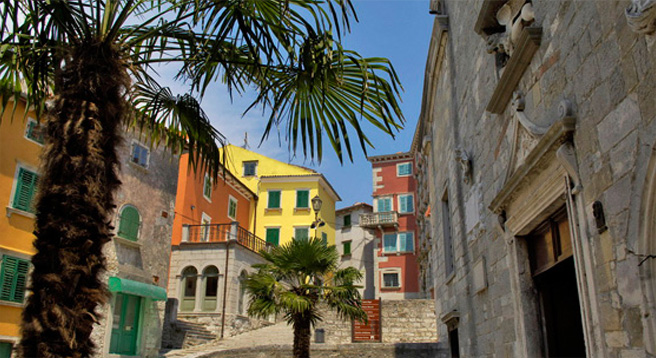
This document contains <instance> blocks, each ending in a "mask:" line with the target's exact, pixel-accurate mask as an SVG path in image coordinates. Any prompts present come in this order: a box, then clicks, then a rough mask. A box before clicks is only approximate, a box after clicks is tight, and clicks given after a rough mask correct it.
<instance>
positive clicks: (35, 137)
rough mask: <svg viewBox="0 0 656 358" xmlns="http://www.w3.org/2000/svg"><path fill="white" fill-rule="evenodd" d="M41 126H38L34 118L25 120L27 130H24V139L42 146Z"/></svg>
mask: <svg viewBox="0 0 656 358" xmlns="http://www.w3.org/2000/svg"><path fill="white" fill-rule="evenodd" d="M43 134H44V133H43V126H42V125H40V124H39V123H38V122H37V121H36V120H35V119H34V118H31V117H30V118H28V119H27V128H26V129H25V138H27V139H29V140H31V141H33V142H36V143H38V144H43V142H44V140H43Z"/></svg>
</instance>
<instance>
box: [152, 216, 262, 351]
mask: <svg viewBox="0 0 656 358" xmlns="http://www.w3.org/2000/svg"><path fill="white" fill-rule="evenodd" d="M235 224H236V223H235ZM226 256H228V257H227V258H226ZM226 259H227V264H226ZM264 262H265V261H264V259H263V258H262V257H261V256H260V255H259V254H257V253H255V252H253V251H251V250H249V249H248V248H246V247H243V246H241V245H240V244H239V243H237V241H236V240H230V241H228V242H225V241H223V242H186V243H185V242H183V243H181V244H180V245H174V246H173V247H172V252H171V278H170V280H169V286H168V295H169V305H171V306H172V307H171V310H170V311H171V312H170V313H171V314H170V315H168V316H167V323H166V324H167V325H173V326H174V325H176V323H177V322H179V321H182V322H188V323H192V324H200V325H202V326H203V327H204V329H205V330H206V331H209V332H210V333H211V335H212V336H213V338H220V337H221V336H224V337H229V336H234V335H236V334H239V333H242V332H244V331H247V330H251V329H256V328H259V327H262V326H263V325H266V324H269V323H272V322H274V320H272V321H271V322H269V321H267V320H259V319H255V318H249V317H248V316H247V314H246V309H247V307H248V302H249V298H248V295H247V293H245V291H244V290H243V288H242V285H241V279H240V278H243V277H244V275H245V274H250V273H252V272H254V269H253V267H252V265H253V264H260V263H264ZM189 267H193V268H195V271H196V272H197V273H198V275H196V276H194V278H195V280H196V284H195V288H196V292H195V297H194V298H195V301H194V304H193V308H192V307H191V306H190V309H189V310H185V309H184V308H182V307H181V305H180V302H181V300H183V299H184V298H183V290H184V280H185V276H184V275H183V272H184V271H185V269H187V268H189ZM208 267H214V268H216V269H217V270H218V295H217V296H218V297H217V298H218V299H217V300H216V303H215V304H213V306H214V307H210V308H208V306H206V305H205V303H204V299H205V287H206V281H207V276H206V275H205V274H204V273H205V272H207V268H208ZM226 277H227V280H226ZM224 312H225V320H224V319H223V313H224ZM167 329H171V327H167ZM170 332H175V329H174V328H173V329H171V330H170ZM170 332H167V336H166V337H165V339H166V342H164V344H163V345H164V346H165V347H169V348H176V346H178V347H177V348H179V344H180V343H182V342H183V341H184V339H182V338H180V337H176V336H175V333H170ZM180 334H184V332H182V331H181V332H180Z"/></svg>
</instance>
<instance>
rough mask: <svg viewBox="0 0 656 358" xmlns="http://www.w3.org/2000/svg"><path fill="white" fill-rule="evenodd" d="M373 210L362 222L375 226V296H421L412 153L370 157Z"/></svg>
mask: <svg viewBox="0 0 656 358" xmlns="http://www.w3.org/2000/svg"><path fill="white" fill-rule="evenodd" d="M368 159H369V161H370V162H371V165H372V168H373V169H372V172H373V200H374V205H373V210H374V212H373V213H370V214H363V215H361V216H360V226H362V227H365V228H368V229H372V230H374V235H375V237H376V240H375V244H374V250H375V253H374V275H375V288H376V294H375V298H383V299H406V298H421V297H423V293H422V292H421V290H420V287H419V267H418V265H417V255H418V251H417V243H416V238H417V230H416V227H417V223H416V218H415V207H416V204H415V190H416V182H415V178H414V158H413V155H412V154H411V153H396V154H389V155H380V156H375V157H369V158H368Z"/></svg>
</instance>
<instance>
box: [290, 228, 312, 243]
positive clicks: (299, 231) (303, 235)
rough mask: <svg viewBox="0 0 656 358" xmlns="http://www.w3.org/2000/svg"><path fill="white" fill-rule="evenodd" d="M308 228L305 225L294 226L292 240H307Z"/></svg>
mask: <svg viewBox="0 0 656 358" xmlns="http://www.w3.org/2000/svg"><path fill="white" fill-rule="evenodd" d="M309 231H310V230H309V229H308V228H305V227H302V228H301V227H297V228H294V240H305V241H307V240H308V239H309V238H310V237H309V236H310V235H309Z"/></svg>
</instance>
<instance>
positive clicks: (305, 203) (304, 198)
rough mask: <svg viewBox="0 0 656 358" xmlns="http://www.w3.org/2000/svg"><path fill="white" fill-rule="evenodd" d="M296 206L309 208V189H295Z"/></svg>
mask: <svg viewBox="0 0 656 358" xmlns="http://www.w3.org/2000/svg"><path fill="white" fill-rule="evenodd" d="M296 208H297V209H308V208H310V191H309V190H296Z"/></svg>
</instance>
